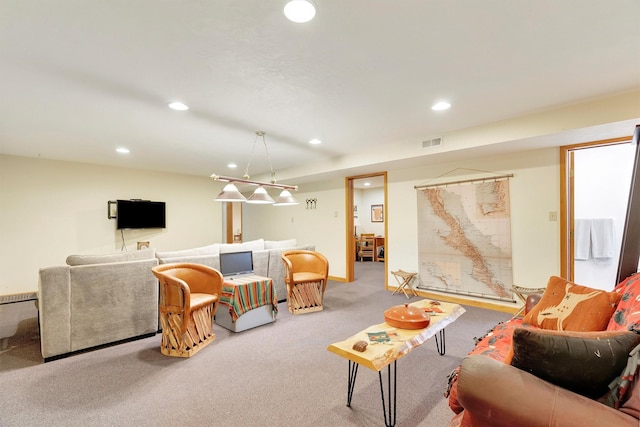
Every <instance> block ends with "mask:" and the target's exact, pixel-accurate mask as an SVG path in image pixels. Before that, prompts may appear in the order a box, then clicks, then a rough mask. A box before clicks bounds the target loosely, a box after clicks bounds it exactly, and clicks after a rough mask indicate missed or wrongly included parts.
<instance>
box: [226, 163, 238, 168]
mask: <svg viewBox="0 0 640 427" xmlns="http://www.w3.org/2000/svg"><path fill="white" fill-rule="evenodd" d="M227 167H228V168H229V169H235V168H237V167H238V165H236V164H235V163H229V164H228V165H227Z"/></svg>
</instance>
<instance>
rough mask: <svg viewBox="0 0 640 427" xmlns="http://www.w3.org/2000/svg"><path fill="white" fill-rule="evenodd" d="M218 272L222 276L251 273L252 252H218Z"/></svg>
mask: <svg viewBox="0 0 640 427" xmlns="http://www.w3.org/2000/svg"><path fill="white" fill-rule="evenodd" d="M220 273H222V275H223V276H225V277H229V276H237V275H241V274H253V252H251V251H242V252H228V253H221V254H220Z"/></svg>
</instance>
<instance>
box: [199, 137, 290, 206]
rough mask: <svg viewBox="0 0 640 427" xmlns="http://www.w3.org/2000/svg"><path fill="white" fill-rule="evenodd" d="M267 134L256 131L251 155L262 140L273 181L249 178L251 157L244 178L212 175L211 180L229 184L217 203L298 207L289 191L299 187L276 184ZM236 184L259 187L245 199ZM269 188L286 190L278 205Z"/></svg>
mask: <svg viewBox="0 0 640 427" xmlns="http://www.w3.org/2000/svg"><path fill="white" fill-rule="evenodd" d="M264 136H265V132H264V131H261V130H258V131H256V139H255V140H254V141H253V149H252V150H251V154H252V155H253V152H254V150H255V148H256V144H257V143H258V140H260V139H261V140H262V143H263V144H264V151H265V153H266V155H267V160H268V161H269V169H270V170H271V180H270V181H269V182H260V181H252V180H251V179H250V177H249V165H250V164H251V157H249V161H248V162H247V168H246V169H245V171H244V176H243V177H242V178H234V177H231V176H220V175H216V174H212V175H211V179H213V180H214V181H222V182H228V183H229V184H227V185H225V187H224V189H223V190H222V192H221V193H220V194H218V197H216V198H215V199H214V200H215V201H217V202H247V203H256V204H264V205H267V204H269V205H274V206H287V205H297V204H298V202H296V200H295V199H294V198H293V196H292V195H291V193H290V192H289V190H293V191H297V190H298V186H297V185H287V184H278V183H276V174H275V172H274V171H273V166H272V165H271V156H270V155H269V148H268V147H267V140H266V139H265V137H264ZM234 183H235V184H248V185H254V186H257V187H258V188H256V190H255V191H254V193H253V194H252V195H251V196H250V197H249V198H248V199H247V198H245V197H244V196H243V195H242V193H240V191H238V188H237V187H236V186H235V185H234ZM267 188H277V189H279V190H284V191H282V192H281V193H280V196H279V197H278V203H275V202H274V200H273V199H272V198H271V196H269V193H267V190H266V189H267Z"/></svg>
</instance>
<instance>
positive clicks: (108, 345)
mask: <svg viewBox="0 0 640 427" xmlns="http://www.w3.org/2000/svg"><path fill="white" fill-rule="evenodd" d="M155 335H156V333H155V332H149V333H148V334H143V335H138V336H135V337H131V338H125V339H123V340H119V341H114V342H110V343H107V344H100V345H96V346H94V347H89V348H83V349H82V350H76V351H72V352H70V353H64V354H57V355H55V356H51V357H45V358H44V363H47V362H53V361H54V360H60V359H65V358H67V357H69V356H75V355H77V354H82V353H89V352H91V351H94V350H100V349H102V348H107V347H112V346H115V345H118V344H124V343H127V342H131V341H137V340H141V339H143V338H150V337H153V336H155ZM159 351H160V346H159V345H158V352H159Z"/></svg>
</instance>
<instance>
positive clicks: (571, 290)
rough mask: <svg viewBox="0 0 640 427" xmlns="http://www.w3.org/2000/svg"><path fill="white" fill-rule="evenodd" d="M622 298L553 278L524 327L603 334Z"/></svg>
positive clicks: (611, 293) (618, 295)
mask: <svg viewBox="0 0 640 427" xmlns="http://www.w3.org/2000/svg"><path fill="white" fill-rule="evenodd" d="M620 298H621V295H620V294H618V293H615V292H606V291H602V290H598V289H592V288H588V287H586V286H581V285H577V284H575V283H573V282H569V281H568V280H565V279H562V278H560V277H556V276H552V277H551V278H550V279H549V284H548V285H547V289H546V290H545V292H544V294H543V295H542V299H541V300H540V302H539V303H538V304H536V306H535V307H533V309H532V310H531V311H530V312H529V313H527V314H526V315H525V316H524V318H523V320H522V323H523V324H529V325H533V326H536V327H538V328H541V329H551V330H559V331H577V332H587V331H603V330H605V329H606V328H607V325H608V324H609V319H611V316H612V315H613V312H614V310H615V309H616V305H617V304H618V301H620Z"/></svg>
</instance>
